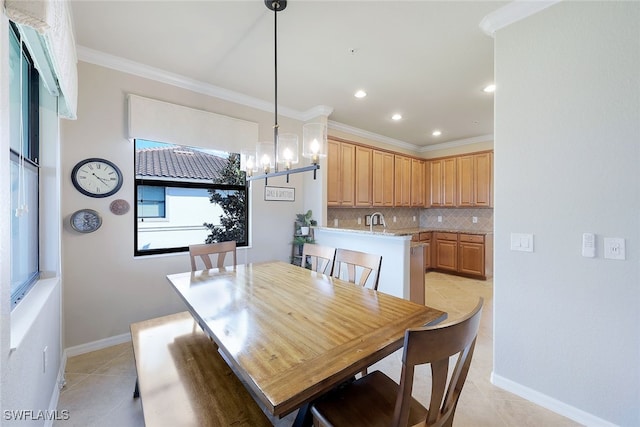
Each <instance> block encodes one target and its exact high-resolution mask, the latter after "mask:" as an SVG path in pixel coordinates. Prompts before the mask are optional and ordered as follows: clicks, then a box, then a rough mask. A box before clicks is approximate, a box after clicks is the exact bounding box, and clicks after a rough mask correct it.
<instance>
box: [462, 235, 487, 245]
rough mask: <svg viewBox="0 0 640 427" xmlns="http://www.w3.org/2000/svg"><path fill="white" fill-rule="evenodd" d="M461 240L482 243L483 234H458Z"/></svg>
mask: <svg viewBox="0 0 640 427" xmlns="http://www.w3.org/2000/svg"><path fill="white" fill-rule="evenodd" d="M460 241H461V242H471V243H484V236H483V235H481V234H460Z"/></svg>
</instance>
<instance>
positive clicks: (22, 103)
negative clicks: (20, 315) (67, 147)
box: [9, 24, 40, 307]
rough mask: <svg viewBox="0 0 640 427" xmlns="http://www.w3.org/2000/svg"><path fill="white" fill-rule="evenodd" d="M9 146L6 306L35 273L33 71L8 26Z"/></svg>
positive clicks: (35, 119)
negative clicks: (8, 295)
mask: <svg viewBox="0 0 640 427" xmlns="http://www.w3.org/2000/svg"><path fill="white" fill-rule="evenodd" d="M9 44H10V52H9V70H10V76H9V80H10V82H9V88H10V89H9V104H10V106H9V120H10V125H9V135H10V136H9V138H10V143H9V150H10V155H9V158H10V169H11V306H12V307H15V305H16V304H17V303H18V302H19V301H20V300H21V299H22V297H23V296H24V295H25V294H26V293H27V291H28V290H29V289H30V288H31V286H33V285H34V284H35V282H36V281H37V280H38V278H39V275H40V273H39V268H40V267H39V260H38V252H39V248H38V242H39V234H38V227H39V224H38V220H39V218H38V210H39V206H38V198H39V196H38V195H39V193H38V188H39V187H38V186H39V167H38V156H39V152H38V150H39V135H38V131H39V120H38V116H39V107H38V104H39V96H38V90H39V89H38V88H39V83H38V72H37V71H36V69H35V67H34V66H33V62H32V60H31V57H30V56H29V53H28V52H27V49H26V47H25V46H24V44H21V43H20V37H19V33H18V30H17V28H16V27H15V26H14V25H13V24H11V28H10V30H9Z"/></svg>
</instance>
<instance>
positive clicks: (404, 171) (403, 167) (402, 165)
mask: <svg viewBox="0 0 640 427" xmlns="http://www.w3.org/2000/svg"><path fill="white" fill-rule="evenodd" d="M394 177H395V179H394V181H395V182H394V184H395V191H394V205H395V206H397V207H399V206H411V158H410V157H406V156H401V155H398V154H396V155H395V171H394Z"/></svg>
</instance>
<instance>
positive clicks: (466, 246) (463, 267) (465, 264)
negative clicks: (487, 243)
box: [458, 242, 485, 276]
mask: <svg viewBox="0 0 640 427" xmlns="http://www.w3.org/2000/svg"><path fill="white" fill-rule="evenodd" d="M458 266H459V267H458V272H460V273H465V274H474V275H478V276H484V275H485V272H484V243H470V242H459V243H458Z"/></svg>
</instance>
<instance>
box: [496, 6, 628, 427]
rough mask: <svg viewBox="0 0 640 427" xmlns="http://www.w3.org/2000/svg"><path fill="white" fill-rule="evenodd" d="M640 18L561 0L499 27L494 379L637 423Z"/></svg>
mask: <svg viewBox="0 0 640 427" xmlns="http://www.w3.org/2000/svg"><path fill="white" fill-rule="evenodd" d="M639 22H640V3H638V2H560V3H558V4H556V5H554V6H552V7H550V8H548V9H546V10H544V11H542V12H540V13H538V14H536V15H533V16H531V17H529V18H527V19H525V20H523V21H520V22H518V23H515V24H513V25H511V26H508V27H506V28H505V29H502V30H499V31H498V32H497V33H496V37H495V70H496V83H497V86H498V89H497V91H496V94H495V117H496V119H495V277H494V286H495V316H494V319H495V325H494V328H495V331H494V337H495V344H494V345H495V354H494V358H495V359H494V381H495V382H496V384H498V385H500V386H502V387H505V388H508V389H511V390H513V391H515V392H517V393H519V394H521V395H523V396H525V397H527V398H530V399H532V400H534V401H537V402H538V403H542V404H543V405H545V406H548V407H550V408H552V409H554V410H556V411H558V412H561V413H564V414H566V415H569V416H571V417H572V418H574V419H576V420H578V421H580V422H582V423H584V424H587V425H608V424H607V423H611V424H615V425H621V426H638V425H640V404H639V402H640V363H639V360H640V286H639V285H640V269H639V265H640V222H639V212H640V167H639V165H640V162H639V161H640V92H639V91H640V25H638V23H639ZM512 232H516V233H518V232H524V233H533V234H534V236H535V237H534V239H535V241H534V246H535V251H534V252H533V253H528V252H514V251H510V250H509V236H510V233H512ZM583 232H593V233H595V234H596V236H597V237H596V239H597V240H596V246H597V248H596V257H595V258H584V257H582V256H581V251H580V248H581V238H582V233H583ZM603 237H623V238H625V240H626V252H627V254H626V255H627V258H626V260H625V261H614V260H608V259H604V258H603Z"/></svg>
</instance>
